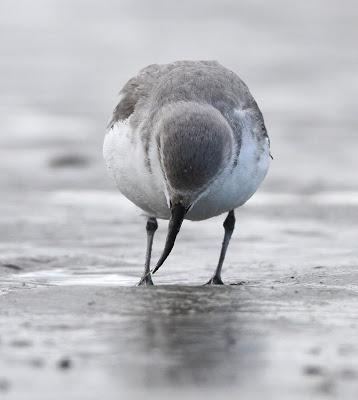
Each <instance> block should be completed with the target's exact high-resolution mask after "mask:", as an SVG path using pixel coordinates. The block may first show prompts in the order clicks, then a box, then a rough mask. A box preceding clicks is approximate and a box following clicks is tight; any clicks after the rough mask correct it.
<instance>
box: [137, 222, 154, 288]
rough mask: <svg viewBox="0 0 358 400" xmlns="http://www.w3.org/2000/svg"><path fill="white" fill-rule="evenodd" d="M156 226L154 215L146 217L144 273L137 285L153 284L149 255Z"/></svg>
mask: <svg viewBox="0 0 358 400" xmlns="http://www.w3.org/2000/svg"><path fill="white" fill-rule="evenodd" d="M157 228H158V223H157V219H156V218H155V217H149V218H148V219H147V226H146V229H147V252H146V255H145V263H144V273H143V276H142V278H141V280H140V281H139V283H138V286H142V285H144V286H150V285H153V280H152V275H151V273H150V257H151V255H152V245H153V239H154V233H155V231H156V230H157Z"/></svg>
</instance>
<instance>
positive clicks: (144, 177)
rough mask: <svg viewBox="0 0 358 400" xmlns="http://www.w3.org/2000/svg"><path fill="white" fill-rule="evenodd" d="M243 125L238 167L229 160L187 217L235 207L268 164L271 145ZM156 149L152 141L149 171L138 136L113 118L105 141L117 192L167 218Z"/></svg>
mask: <svg viewBox="0 0 358 400" xmlns="http://www.w3.org/2000/svg"><path fill="white" fill-rule="evenodd" d="M241 117H242V116H241ZM244 121H245V120H244ZM243 128H244V129H243V130H242V138H241V139H242V141H241V149H240V155H239V158H238V162H237V165H236V167H234V168H233V167H232V164H230V165H228V166H227V168H226V169H224V171H223V172H222V173H221V174H220V176H218V177H217V179H216V180H215V181H213V182H212V184H211V185H210V186H209V187H208V188H207V190H205V192H203V193H202V195H201V196H200V198H199V199H198V201H197V202H196V203H195V204H194V206H193V207H192V209H191V210H190V211H189V213H188V214H187V216H186V219H191V220H203V219H207V218H211V217H214V216H216V215H219V214H222V213H224V212H227V211H230V210H233V209H235V208H237V207H239V206H241V205H242V204H244V203H245V202H246V201H247V200H248V199H249V198H250V197H251V196H252V195H253V194H254V193H255V192H256V190H257V189H258V187H259V185H260V184H261V182H262V180H263V179H264V177H265V176H266V173H267V171H268V168H269V164H270V150H269V144H268V141H264V142H263V143H258V142H257V139H256V138H255V136H254V135H253V134H252V129H251V128H252V127H250V126H249V125H248V124H246V125H245V123H244V126H243ZM138 130H140V127H139V128H138ZM156 152H157V150H156V146H151V147H150V150H149V157H150V160H151V171H149V170H148V168H147V167H146V165H145V159H146V157H147V155H146V154H145V152H144V147H143V144H142V142H141V136H140V135H139V134H138V132H135V131H133V130H132V128H131V126H130V124H129V123H128V121H124V122H123V121H122V122H117V123H116V124H115V125H114V127H113V128H112V129H111V130H110V131H109V132H108V133H107V135H106V137H105V141H104V146H103V155H104V159H105V162H106V165H107V169H108V171H109V174H110V175H111V176H112V178H113V179H114V181H115V183H116V185H117V187H118V189H119V190H120V192H121V193H122V194H123V195H124V196H126V197H127V198H128V199H129V200H131V201H132V202H133V203H134V204H136V205H137V206H138V207H140V208H141V209H142V210H143V211H144V212H145V213H146V214H147V215H150V216H156V217H158V218H163V219H168V218H169V216H170V212H169V208H168V200H167V199H168V195H167V189H166V187H165V180H164V177H163V173H162V170H161V167H160V164H159V159H158V154H157V153H156Z"/></svg>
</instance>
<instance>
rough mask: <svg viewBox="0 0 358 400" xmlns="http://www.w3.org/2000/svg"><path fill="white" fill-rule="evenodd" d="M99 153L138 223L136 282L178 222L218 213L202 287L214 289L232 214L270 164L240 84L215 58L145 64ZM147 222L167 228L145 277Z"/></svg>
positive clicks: (259, 122) (144, 281) (150, 227)
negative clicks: (217, 243)
mask: <svg viewBox="0 0 358 400" xmlns="http://www.w3.org/2000/svg"><path fill="white" fill-rule="evenodd" d="M103 155H104V159H105V163H106V166H107V169H108V172H109V174H110V175H111V176H112V177H113V179H114V181H115V183H116V185H117V187H118V189H119V190H120V192H121V193H122V194H123V195H124V196H125V197H127V198H128V199H129V200H131V201H132V202H133V203H134V204H135V205H137V206H138V207H139V208H141V209H142V210H143V211H144V214H145V215H146V217H147V223H146V231H147V250H146V257H145V263H144V272H143V276H142V278H141V280H140V281H139V285H153V280H152V274H154V273H155V272H156V271H157V270H158V269H159V268H160V266H161V265H162V264H163V263H164V261H165V260H166V258H167V257H168V255H169V254H170V252H171V250H172V249H173V246H174V243H175V240H176V237H177V234H178V232H179V230H180V228H181V225H182V222H183V220H184V219H188V220H192V221H199V220H205V219H208V218H211V217H214V216H217V215H220V214H223V213H228V214H227V217H226V219H225V221H224V224H223V226H224V231H225V234H224V240H223V243H222V247H221V252H220V257H219V261H218V264H217V267H216V270H215V273H214V275H213V276H212V278H211V279H210V280H209V281H208V282H207V284H223V281H222V278H221V270H222V265H223V262H224V258H225V254H226V250H227V247H228V245H229V242H230V239H231V236H232V233H233V230H234V226H235V214H234V210H235V209H236V208H238V207H240V206H241V205H243V204H244V203H245V202H246V201H247V200H248V199H249V198H250V197H251V196H252V195H253V194H254V193H255V192H256V190H257V189H258V187H259V185H260V183H261V182H262V180H263V179H264V177H265V175H266V173H267V171H268V168H269V164H270V157H271V154H270V140H269V137H268V135H267V131H266V128H265V124H264V119H263V116H262V113H261V111H260V109H259V107H258V106H257V104H256V101H255V100H254V98H253V96H252V95H251V93H250V92H249V89H248V87H247V86H246V85H245V83H244V82H243V81H242V80H241V79H240V78H239V77H238V76H237V75H236V74H235V73H234V72H232V71H230V70H228V69H226V68H225V67H223V66H222V65H220V64H219V63H218V62H216V61H177V62H173V63H170V64H164V65H158V64H153V65H149V66H148V67H146V68H144V69H142V70H141V71H140V72H139V73H138V75H137V76H135V77H133V78H132V79H130V80H129V81H128V82H127V83H126V84H125V86H124V87H123V89H122V90H121V92H120V100H119V103H118V105H117V106H116V108H115V109H114V112H113V116H112V118H111V120H110V123H109V125H108V131H107V133H106V136H105V140H104V146H103ZM157 218H160V219H165V220H169V224H168V232H167V237H166V242H165V246H164V250H163V253H162V255H161V257H160V259H159V261H158V262H157V264H156V266H155V268H154V269H153V270H151V269H150V260H151V252H152V244H153V238H154V233H155V231H156V230H157V228H158V224H157Z"/></svg>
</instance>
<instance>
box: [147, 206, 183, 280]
mask: <svg viewBox="0 0 358 400" xmlns="http://www.w3.org/2000/svg"><path fill="white" fill-rule="evenodd" d="M170 211H171V216H170V220H169V226H168V233H167V239H166V241H165V247H164V250H163V253H162V255H161V257H160V259H159V261H158V262H157V265H156V266H155V268H154V269H153V271H152V273H153V274H154V273H155V272H156V271H158V269H159V268H160V267H161V266H162V265H163V263H164V261H165V260H166V259H167V257H168V256H169V254H170V252H171V251H172V249H173V247H174V243H175V239H176V237H177V235H178V233H179V231H180V227H181V224H182V223H183V220H184V217H185V214H186V213H187V211H188V209H187V208H185V207H184V206H183V205H182V204H174V205H172V206H171V207H170Z"/></svg>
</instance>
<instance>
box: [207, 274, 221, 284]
mask: <svg viewBox="0 0 358 400" xmlns="http://www.w3.org/2000/svg"><path fill="white" fill-rule="evenodd" d="M205 285H224V282H223V281H222V279H221V277H220V276H213V277H212V278H211V279H210V280H209V281H208V282H207V283H206V284H205Z"/></svg>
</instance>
